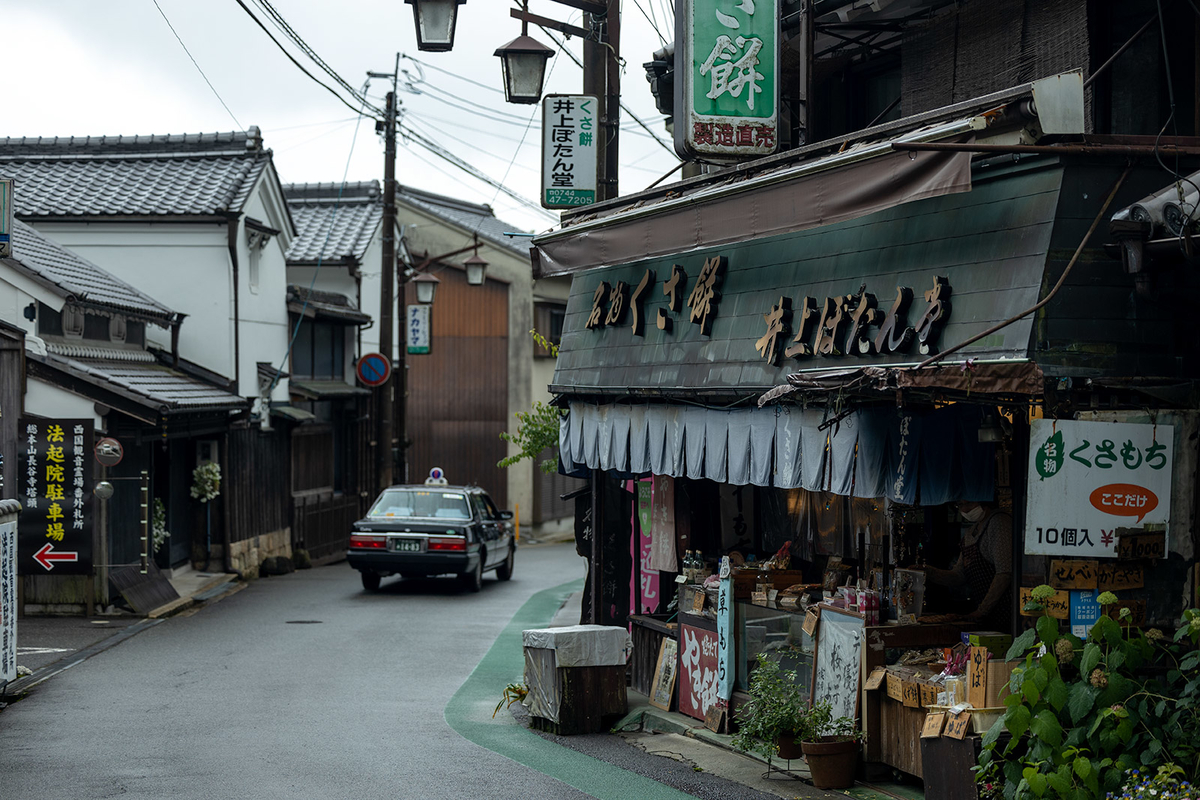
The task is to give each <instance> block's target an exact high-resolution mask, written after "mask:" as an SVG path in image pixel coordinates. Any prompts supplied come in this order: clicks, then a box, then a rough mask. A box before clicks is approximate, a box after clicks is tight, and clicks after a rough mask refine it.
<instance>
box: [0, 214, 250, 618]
mask: <svg viewBox="0 0 1200 800" xmlns="http://www.w3.org/2000/svg"><path fill="white" fill-rule="evenodd" d="M12 242H13V256H12V257H11V258H6V259H3V260H0V321H2V322H3V324H4V334H3V335H4V341H5V343H6V345H5V347H3V348H2V349H0V359H3V361H2V362H0V404H2V407H0V415H2V416H0V421H2V423H3V426H2V427H0V451H2V452H3V454H4V461H3V482H4V486H5V492H4V495H5V497H8V498H11V499H16V500H18V501H20V503H21V505H22V506H23V511H22V513H21V517H20V524H19V548H18V550H19V553H18V565H17V566H18V573H19V574H20V575H22V576H24V577H23V578H22V581H23V590H22V593H21V594H22V606H23V608H24V610H25V611H26V612H27V613H39V612H44V613H70V612H82V611H84V610H89V609H92V608H94V607H96V606H104V605H108V604H109V603H110V602H112V600H113V598H114V596H115V593H116V590H117V589H118V588H119V589H121V590H124V589H127V588H129V587H132V586H134V585H135V584H139V583H145V582H153V581H154V579H155V578H156V577H157V576H158V575H159V574H160V572H161V571H166V570H169V569H170V568H171V566H172V565H173V564H179V563H181V562H188V561H191V560H193V559H194V560H196V561H198V562H201V563H207V562H209V561H210V560H212V561H214V566H216V565H218V564H219V560H220V549H219V548H220V546H221V544H222V538H221V537H222V536H223V535H224V532H225V531H226V530H227V528H225V527H224V526H222V525H220V524H219V523H220V519H218V525H217V526H216V527H215V533H216V536H217V540H216V542H215V543H214V542H213V541H212V535H213V533H214V527H213V526H212V525H211V519H210V516H209V515H210V514H211V510H212V507H209V506H205V505H204V504H201V503H199V502H197V501H196V500H195V499H193V498H191V497H190V496H189V491H188V490H189V487H190V486H191V483H192V471H193V468H194V467H195V466H196V465H197V463H198V461H197V460H198V459H200V460H203V459H206V458H208V457H209V453H210V452H211V451H212V449H213V448H215V447H216V444H217V442H219V441H220V440H221V439H222V438H224V437H226V436H228V434H229V431H230V427H231V423H232V422H233V420H234V418H235V417H236V416H237V415H240V414H244V413H245V412H246V411H247V410H248V408H249V404H250V403H249V401H248V400H246V399H245V398H243V397H239V396H238V395H236V394H232V393H230V392H229V391H228V390H227V389H226V388H224V387H223V386H221V385H218V384H214V383H212V382H210V381H208V380H206V379H205V377H204V375H203V371H202V370H198V369H197V368H195V366H194V365H192V364H190V363H188V362H186V361H185V360H183V359H181V358H180V356H179V353H178V351H177V350H171V349H162V348H159V347H155V346H154V345H153V344H150V341H151V340H150V339H149V338H148V335H147V334H148V329H151V328H153V329H157V330H159V331H160V332H166V333H168V334H172V333H173V334H175V336H174V337H171V340H172V341H176V340H177V335H178V332H179V329H180V327H181V326H182V324H183V322H184V315H182V314H180V313H178V312H176V311H173V310H172V309H170V308H168V307H167V306H165V305H163V304H162V303H161V302H159V301H158V300H155V299H154V298H152V297H150V296H148V295H146V294H145V293H143V292H141V291H139V290H138V289H136V288H135V287H133V286H131V285H129V284H127V283H125V282H124V281H122V280H120V279H119V278H117V277H115V276H114V275H112V274H110V273H108V272H106V271H104V270H103V269H101V268H100V267H98V266H97V265H95V264H94V263H92V262H90V261H88V260H87V259H84V258H82V257H81V256H79V255H77V254H75V253H73V252H71V251H70V250H68V249H66V248H63V247H61V246H59V245H57V244H55V243H54V242H52V241H50V240H49V239H47V238H45V237H43V236H41V235H40V234H38V233H37V232H36V231H35V230H34V229H33V228H31V227H29V226H28V225H25V224H24V223H21V222H16V223H14V230H13V235H12ZM108 443H112V444H108ZM106 448H107V450H106V452H108V451H111V452H112V453H113V454H116V455H115V456H114V460H115V461H116V463H111V462H109V465H108V466H106V465H105V464H103V463H100V462H99V461H98V460H97V455H96V454H97V453H99V452H100V450H105V449H106ZM118 456H119V457H118ZM99 481H108V482H110V483H111V484H112V486H113V487H114V491H113V494H112V496H111V497H108V498H100V497H94V496H93V495H92V489H93V487H94V486H95V484H96V483H97V482H99ZM143 486H144V487H145V491H146V499H147V500H148V501H149V503H150V504H151V509H148V510H149V511H151V513H153V514H154V516H155V518H156V519H158V520H159V523H160V524H159V527H160V528H161V531H160V534H159V536H158V537H157V538H155V537H154V532H153V527H154V526H153V525H152V526H151V530H149V531H146V530H144V529H143V526H142V524H141V521H142V519H143V513H142V510H141V506H142V502H143V497H142V494H141V490H142V487H143ZM76 490H78V491H76ZM218 513H219V511H218ZM147 521H148V522H152V521H151V520H149V519H147ZM147 532H149V533H150V534H151V537H150V540H149V542H148V543H147V542H146V541H144V540H143V538H142V537H143V535H144V534H145V533H147ZM147 544H148V546H147ZM214 544H215V545H216V547H213V545H214ZM226 544H227V542H226ZM143 571H145V572H144V573H143ZM110 578H112V582H111V583H110V580H109V579H110ZM158 583H159V585H160V587H161V585H162V584H165V581H164V580H162V579H161V578H159V579H158ZM168 588H169V587H168Z"/></svg>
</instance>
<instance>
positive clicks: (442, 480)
mask: <svg viewBox="0 0 1200 800" xmlns="http://www.w3.org/2000/svg"><path fill="white" fill-rule="evenodd" d="M425 485H426V486H445V485H446V473H445V472H443V471H442V468H441V467H434V468H433V469H431V470H429V477H428V478H426V479H425Z"/></svg>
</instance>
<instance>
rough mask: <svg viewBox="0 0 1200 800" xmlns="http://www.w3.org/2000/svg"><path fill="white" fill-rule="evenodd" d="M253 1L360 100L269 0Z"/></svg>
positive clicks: (299, 46) (310, 57)
mask: <svg viewBox="0 0 1200 800" xmlns="http://www.w3.org/2000/svg"><path fill="white" fill-rule="evenodd" d="M253 2H254V3H255V4H256V5H257V6H258V7H259V8H260V9H262V10H263V12H265V13H266V15H267V18H268V19H270V20H271V22H272V23H273V24H274V25H275V27H276V28H277V29H278V30H279V31H280V32H282V33H283V34H284V35H285V36H286V37H287V38H288V39H290V40H291V41H292V43H293V44H294V45H296V47H298V48H299V49H300V52H302V53H304V54H305V55H306V56H308V57H309V59H310V60H311V61H312V62H313V63H314V64H316V65H317V66H318V67H320V68H321V70H322V71H324V72H325V74H327V75H329V77H331V78H333V80H334V81H335V82H336V83H337V84H338V85H340V86H341V87H342V88H343V89H345V90H346V91H347V92H349V93H350V96H351V97H352V98H354V99H355V100H358V101H360V102H361V101H362V97H361V96H359V94H358V90H357V89H355V87H354V86H353V85H351V84H350V82H349V81H347V80H346V79H345V78H343V77H342V76H341V75H339V74H338V73H337V71H336V70H334V69H333V67H331V66H329V64H327V63H326V62H325V60H324V59H322V58H321V57H320V56H319V55H317V52H316V51H315V50H313V49H312V47H310V46H309V44H308V42H306V41H304V39H303V38H302V37H301V36H300V34H298V33H297V32H296V31H295V29H293V28H292V26H291V25H289V24H288V22H287V20H286V19H284V18H283V15H282V14H280V13H279V12H278V11H276V10H275V7H274V6H272V5H271V3H270V2H269V0H253ZM376 111H378V109H376Z"/></svg>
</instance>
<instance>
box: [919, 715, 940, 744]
mask: <svg viewBox="0 0 1200 800" xmlns="http://www.w3.org/2000/svg"><path fill="white" fill-rule="evenodd" d="M945 724H946V713H945V712H944V711H934V712H931V713H929V714H926V715H925V724H924V725H923V726H921V738H922V739H936V738H938V737H939V736H941V735H942V726H943V725H945Z"/></svg>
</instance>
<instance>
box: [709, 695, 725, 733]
mask: <svg viewBox="0 0 1200 800" xmlns="http://www.w3.org/2000/svg"><path fill="white" fill-rule="evenodd" d="M728 713H729V703H728V701H726V700H721V699H718V700H717V702H715V703H713V704H712V705H711V706H709V707H708V711H706V712H704V727H706V728H708V729H709V730H710V731H712V732H713V733H725V721H726V719H727V718H728Z"/></svg>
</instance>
